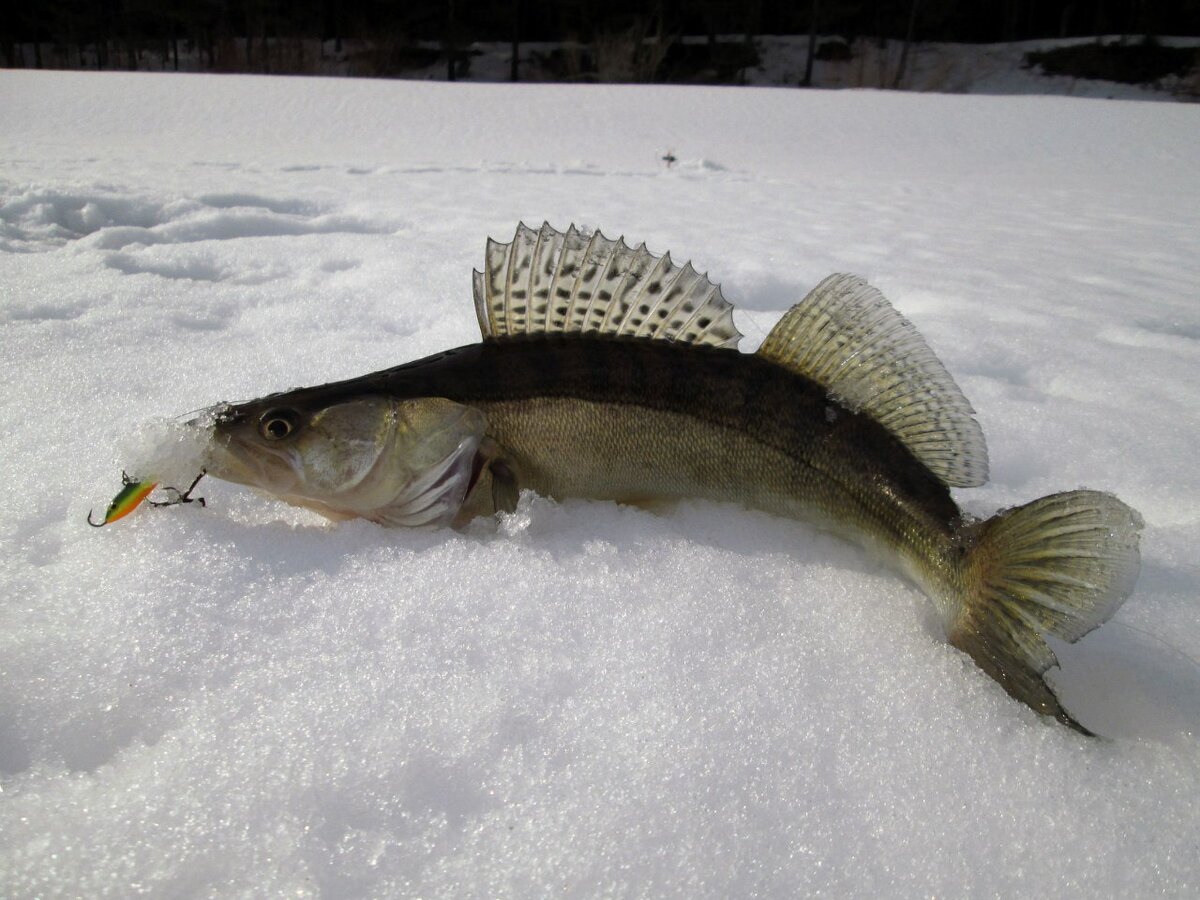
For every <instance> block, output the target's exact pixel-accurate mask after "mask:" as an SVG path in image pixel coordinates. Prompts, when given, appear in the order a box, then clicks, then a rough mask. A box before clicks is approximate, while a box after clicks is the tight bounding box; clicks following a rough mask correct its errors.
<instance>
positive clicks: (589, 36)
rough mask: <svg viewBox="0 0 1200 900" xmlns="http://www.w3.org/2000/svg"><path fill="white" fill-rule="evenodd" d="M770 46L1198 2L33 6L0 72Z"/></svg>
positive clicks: (1114, 16)
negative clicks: (772, 41) (476, 45)
mask: <svg viewBox="0 0 1200 900" xmlns="http://www.w3.org/2000/svg"><path fill="white" fill-rule="evenodd" d="M766 34H775V35H779V34H811V35H813V36H814V39H815V36H816V35H817V34H826V35H828V34H837V35H840V36H842V37H845V38H846V39H848V40H851V41H852V40H854V39H856V38H861V37H871V38H877V39H879V40H889V39H899V40H905V41H906V43H907V42H909V41H911V40H913V39H914V38H915V39H917V40H926V41H962V42H998V41H1016V40H1027V39H1033V38H1047V37H1075V36H1084V35H1088V36H1090V35H1100V34H1129V35H1134V34H1136V35H1146V34H1149V35H1197V34H1200V0H973V2H970V3H963V2H959V0H791V2H788V0H640V2H638V0H506V2H503V3H500V2H495V0H436V2H435V0H407V2H403V0H400V2H397V0H30V2H26V3H16V4H13V5H11V6H10V11H9V13H8V14H6V15H4V16H2V17H0V64H3V65H4V66H6V67H23V66H29V67H35V68H62V67H65V68H97V69H130V70H136V69H142V68H156V69H163V68H166V69H170V68H175V69H179V68H180V58H181V55H182V56H183V57H184V59H185V60H187V61H188V64H187V65H186V66H185V67H186V68H191V69H199V70H202V71H244V72H245V71H248V72H305V71H317V70H318V69H317V67H316V65H315V62H316V60H315V59H314V57H315V56H316V55H321V56H323V57H324V56H327V55H328V54H329V53H335V54H341V55H343V56H344V55H345V54H346V53H347V47H353V51H354V54H355V57H354V60H355V66H354V67H353V68H352V69H349V70H347V71H348V72H349V73H350V74H358V75H378V76H394V75H400V74H403V73H404V71H406V70H407V69H411V68H415V67H417V66H419V65H428V64H429V62H430V60H433V59H436V60H439V61H441V64H444V65H445V67H446V75H447V77H448V78H451V79H453V78H454V77H455V75H456V72H457V71H459V70H460V68H461V66H462V65H463V62H464V60H465V59H466V55H467V51H468V48H469V47H470V45H471V44H472V43H473V42H477V41H490V42H495V41H502V42H509V43H511V44H512V45H513V54H512V70H511V77H512V79H513V80H518V79H519V78H520V71H519V68H518V59H519V57H520V54H519V52H518V51H519V47H520V45H521V44H522V43H523V42H534V41H537V42H542V41H545V42H568V43H571V44H572V45H575V46H586V47H591V48H594V49H595V51H596V55H598V56H600V57H601V58H602V57H603V53H604V48H605V47H606V42H607V44H612V42H614V41H624V42H625V44H626V45H627V46H633V47H634V49H635V51H636V52H638V53H645V54H648V55H649V57H650V59H649V60H648V61H647V63H646V65H645V66H643V67H642V68H643V70H644V72H645V73H647V76H646V77H647V79H648V80H659V79H661V78H662V77H664V75H663V73H664V71H668V70H664V68H663V61H664V60H666V58H667V54H668V51H672V50H674V52H675V56H676V58H677V59H679V58H682V55H683V54H682V47H683V45H682V44H680V43H679V38H680V37H682V36H684V35H687V36H707V37H708V39H709V45H710V46H709V50H708V51H707V52H708V53H709V55H710V56H711V55H712V54H713V53H716V52H717V48H718V45H719V44H720V45H724V46H725V47H726V49H725V50H723V51H721V52H724V53H726V54H729V53H730V52H731V51H729V50H728V49H727V48H728V45H730V44H731V43H734V42H736V39H738V38H740V39H741V40H743V41H744V42H745V43H746V44H747V45H749V44H750V43H751V42H752V40H753V38H754V37H755V36H757V35H766ZM645 48H649V49H645ZM737 61H738V60H737V54H736V52H733V63H735V64H736V62H737ZM710 62H711V60H710ZM594 67H595V68H598V66H594ZM566 74H567V76H569V75H570V73H569V72H567V73H566ZM601 74H602V73H601ZM601 80H603V79H601Z"/></svg>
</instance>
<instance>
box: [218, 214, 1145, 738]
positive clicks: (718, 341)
mask: <svg viewBox="0 0 1200 900" xmlns="http://www.w3.org/2000/svg"><path fill="white" fill-rule="evenodd" d="M474 294H475V306H476V311H477V314H478V318H479V325H480V328H481V330H482V333H483V340H482V342H480V343H478V344H472V345H470V346H466V347H459V348H457V349H453V350H447V351H445V352H442V353H438V354H435V355H433V356H430V357H427V358H425V359H421V360H418V361H416V362H410V363H407V364H405V365H401V366H397V367H395V368H392V369H387V370H385V371H381V372H375V373H373V374H369V375H363V376H361V377H359V378H353V379H350V380H348V381H339V382H334V383H331V384H325V385H321V386H318V387H310V388H303V389H299V390H291V391H287V392H284V393H278V394H272V395H270V396H268V397H263V398H262V399H259V400H253V401H251V402H248V403H238V404H225V405H221V406H219V407H216V408H214V409H215V414H214V419H213V421H214V422H215V424H214V425H213V426H212V427H213V433H212V438H211V444H210V448H209V453H208V459H207V461H206V468H207V471H208V474H210V475H214V476H216V477H218V478H222V479H226V480H228V481H232V482H236V483H239V484H244V485H250V486H252V487H255V488H258V489H260V490H262V491H265V492H267V493H269V494H273V495H275V496H277V497H279V498H281V499H283V500H285V501H287V502H289V503H293V504H297V505H300V506H305V507H309V508H311V509H314V510H317V511H318V512H320V513H322V514H324V515H326V516H328V517H330V518H332V519H342V518H351V517H362V518H366V519H370V520H371V521H374V522H378V523H379V524H381V525H387V526H417V525H427V526H428V525H434V526H437V525H451V526H457V525H461V524H463V523H465V522H467V521H469V520H471V519H473V518H475V517H478V516H488V515H491V514H493V513H495V512H497V511H502V510H507V511H511V510H513V509H514V508H515V507H516V503H517V497H518V493H519V492H520V491H522V490H532V491H535V492H537V493H539V494H543V495H545V496H548V497H554V498H565V497H585V498H594V499H601V500H614V501H617V502H622V503H634V504H639V503H645V504H649V503H658V502H662V501H670V500H674V499H678V498H704V499H708V500H715V501H726V502H734V503H740V504H743V505H745V506H747V507H751V508H754V509H760V510H766V511H768V512H771V513H775V514H777V515H781V516H788V517H792V518H797V519H803V520H806V521H810V522H814V523H816V524H817V525H819V526H821V527H823V528H826V529H830V530H832V531H834V532H836V533H838V534H840V535H843V536H845V537H847V538H850V539H851V540H854V541H857V542H859V543H861V544H864V545H867V546H868V547H872V548H874V549H875V550H877V551H878V552H879V553H881V554H882V555H884V556H885V557H887V558H889V559H891V560H893V561H894V562H895V563H896V564H897V566H898V567H899V569H900V570H901V571H902V572H904V573H906V574H907V575H908V576H909V577H910V578H911V579H912V580H913V581H914V582H916V583H917V584H918V585H919V586H920V587H921V588H922V589H923V590H924V591H925V593H926V594H928V596H929V597H930V598H931V599H932V601H933V603H934V604H935V606H936V607H937V610H938V612H939V613H940V617H941V621H942V623H943V625H944V627H945V632H946V636H947V638H948V640H949V642H950V643H951V644H953V645H954V646H955V647H957V648H959V649H960V650H962V651H963V652H965V653H967V654H968V655H969V656H970V657H971V658H972V659H973V660H974V661H975V662H976V663H977V664H978V665H979V667H980V668H981V669H983V671H984V672H986V673H987V674H988V675H990V676H992V678H994V679H995V680H996V681H998V682H999V683H1000V684H1001V685H1002V686H1003V687H1004V689H1005V690H1006V691H1008V693H1009V694H1011V695H1012V696H1013V697H1015V698H1016V699H1017V700H1019V701H1021V702H1023V703H1026V704H1028V705H1029V706H1030V707H1032V708H1033V709H1035V710H1036V711H1038V712H1039V713H1042V714H1045V715H1048V716H1053V717H1054V718H1056V719H1057V720H1058V721H1060V722H1062V723H1064V724H1065V725H1068V726H1070V727H1071V728H1074V729H1076V730H1078V731H1080V732H1083V733H1085V734H1087V733H1090V732H1088V731H1087V729H1086V728H1084V727H1083V726H1082V725H1081V724H1080V723H1079V722H1077V721H1076V720H1075V719H1074V718H1073V717H1072V716H1071V715H1070V714H1069V713H1068V712H1067V711H1066V710H1065V709H1064V708H1063V706H1062V705H1061V704H1060V703H1059V701H1058V699H1057V698H1056V697H1055V695H1054V693H1053V692H1052V691H1051V689H1050V688H1049V686H1048V685H1047V684H1046V683H1045V681H1044V680H1043V677H1042V675H1043V673H1044V672H1045V671H1046V670H1047V669H1048V668H1050V667H1051V666H1054V665H1056V664H1057V660H1056V658H1055V656H1054V653H1053V651H1052V650H1051V649H1050V647H1049V646H1048V645H1047V643H1046V641H1045V639H1044V635H1047V634H1052V635H1054V636H1056V637H1058V638H1061V639H1062V640H1065V641H1068V642H1073V641H1076V640H1078V639H1079V638H1081V637H1082V636H1083V635H1085V634H1087V633H1088V632H1089V631H1091V630H1092V629H1094V628H1096V627H1097V626H1099V625H1100V624H1101V623H1103V622H1104V621H1106V620H1107V619H1108V618H1109V617H1110V616H1111V615H1112V614H1113V613H1114V612H1115V611H1116V609H1117V608H1118V607H1119V606H1120V605H1121V603H1122V602H1123V601H1124V599H1125V598H1126V596H1128V594H1129V593H1130V591H1131V590H1132V589H1133V585H1134V581H1135V580H1136V577H1137V572H1138V566H1139V556H1138V536H1139V529H1140V528H1141V525H1142V522H1141V519H1140V518H1139V516H1138V514H1137V513H1136V512H1134V511H1133V510H1132V509H1130V508H1129V507H1128V506H1126V505H1125V504H1124V503H1122V502H1121V501H1120V500H1118V499H1117V498H1116V497H1114V496H1112V495H1111V494H1106V493H1100V492H1097V491H1090V490H1076V491H1068V492H1066V493H1060V494H1053V495H1051V496H1048V497H1043V498H1041V499H1039V500H1034V501H1033V502H1032V503H1028V504H1026V505H1024V506H1020V507H1017V508H1014V509H1008V510H1004V511H1001V512H1000V513H998V514H997V515H995V516H994V517H992V518H990V519H988V520H986V521H974V520H972V519H971V518H969V517H968V516H965V515H964V514H963V513H962V512H961V511H960V510H959V508H958V506H957V505H956V504H955V502H954V500H953V499H952V498H951V495H950V488H951V487H973V486H977V485H980V484H983V483H984V482H985V481H986V479H987V448H986V446H985V444H984V439H983V433H982V430H981V429H980V427H979V424H978V422H977V421H976V420H975V419H974V417H973V412H974V411H973V410H972V409H971V406H970V405H969V404H968V403H967V401H966V399H965V398H964V397H963V395H962V392H961V391H960V390H959V388H958V386H957V385H956V384H955V382H954V380H953V379H952V378H951V377H950V375H949V374H948V373H947V372H946V370H945V368H944V367H943V366H942V364H941V363H940V362H939V361H938V360H937V358H936V357H935V356H934V354H933V352H932V351H931V350H930V349H929V347H928V345H927V344H926V343H925V341H924V340H923V339H922V338H921V336H920V335H919V334H918V333H917V331H916V330H915V329H914V328H913V326H912V325H911V324H910V323H909V322H908V321H907V320H906V319H904V318H903V317H902V316H901V315H900V314H899V313H897V312H896V311H895V310H894V309H893V308H892V307H891V305H890V304H889V303H888V302H887V300H885V299H884V298H883V296H882V295H881V294H880V293H879V292H878V291H876V290H875V289H874V288H872V287H871V286H870V285H868V284H867V283H866V282H865V281H863V280H862V279H860V278H857V277H855V276H851V275H833V276H831V277H829V278H827V279H826V280H824V281H822V282H821V283H820V284H819V285H817V287H816V288H814V289H813V290H812V292H811V293H810V294H809V295H808V296H807V297H805V298H804V299H803V300H801V301H800V302H799V303H798V304H797V305H796V306H794V307H793V308H792V309H791V310H790V311H789V312H788V313H787V314H786V315H784V317H783V318H782V319H781V320H780V321H779V323H778V324H777V325H776V326H775V327H774V329H773V330H772V331H771V333H770V334H769V335H768V337H767V339H766V340H765V342H764V343H763V344H762V346H761V347H760V348H759V350H758V351H757V352H756V353H754V354H745V353H741V352H739V351H738V350H737V344H738V341H739V338H740V337H741V335H740V334H739V333H738V331H737V329H736V328H735V327H734V324H733V316H732V313H733V309H732V307H731V306H730V305H729V304H728V303H727V302H726V301H725V299H724V297H723V296H722V295H721V290H720V288H719V287H718V286H717V285H716V284H714V283H713V282H712V281H710V280H709V279H708V277H707V276H706V275H702V274H700V273H698V272H697V271H696V270H695V269H694V268H693V267H692V265H691V264H690V263H689V264H687V265H683V266H680V265H678V264H676V263H675V262H673V261H672V260H671V257H670V254H667V255H664V256H656V255H654V254H652V253H650V252H649V251H647V250H646V247H645V245H644V244H642V245H640V246H638V247H636V248H631V247H629V246H627V245H626V244H625V242H624V240H618V241H613V240H609V239H608V238H606V237H604V236H603V235H602V234H601V233H600V232H598V231H597V232H590V233H589V232H584V231H578V230H576V229H575V228H574V227H573V226H572V227H571V228H570V229H569V230H568V231H567V232H566V233H565V234H564V233H561V232H558V231H556V230H554V229H553V228H551V227H550V226H549V225H548V224H546V225H543V226H542V227H541V228H540V229H536V230H535V229H530V228H527V227H525V226H524V225H522V226H521V227H520V228H518V230H517V233H516V236H515V237H514V238H513V240H512V241H511V242H509V243H507V244H502V243H497V242H495V241H490V240H489V242H488V245H487V252H486V261H485V265H484V270H483V272H476V273H475V280H474Z"/></svg>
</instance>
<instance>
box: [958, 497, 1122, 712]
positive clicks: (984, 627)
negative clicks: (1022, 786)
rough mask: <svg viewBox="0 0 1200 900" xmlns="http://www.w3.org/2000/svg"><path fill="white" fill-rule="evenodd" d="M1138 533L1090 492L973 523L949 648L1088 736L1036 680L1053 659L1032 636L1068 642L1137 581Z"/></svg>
mask: <svg viewBox="0 0 1200 900" xmlns="http://www.w3.org/2000/svg"><path fill="white" fill-rule="evenodd" d="M1141 527H1142V519H1141V516H1139V515H1138V514H1137V512H1135V511H1134V510H1133V509H1130V508H1129V507H1128V506H1126V505H1125V504H1124V503H1122V502H1121V501H1120V500H1118V499H1117V498H1116V497H1114V496H1113V495H1112V494H1105V493H1101V492H1099V491H1068V492H1066V493H1062V494H1052V495H1050V496H1049V497H1042V498H1041V499H1040V500H1034V501H1033V502H1032V503H1028V504H1026V505H1025V506H1018V507H1015V508H1013V509H1008V510H1004V511H1002V512H1000V513H998V514H997V515H995V516H994V517H992V518H991V519H989V520H987V521H986V522H983V523H981V524H980V525H978V526H976V531H975V533H974V534H973V535H972V537H973V541H972V542H971V543H970V544H969V550H968V556H967V558H966V559H965V561H964V565H963V570H962V579H963V587H964V588H965V590H966V595H967V596H966V602H965V604H964V608H963V611H962V614H961V615H960V617H959V620H958V621H957V622H956V623H955V624H954V626H953V628H952V629H951V632H950V634H949V639H950V643H951V644H953V645H954V646H955V647H958V648H959V649H960V650H962V651H963V652H965V653H967V654H968V655H970V657H971V658H972V659H974V660H975V662H976V663H977V664H978V665H979V667H980V668H981V669H983V670H984V671H985V672H987V673H988V674H989V675H991V676H992V677H993V678H995V679H996V680H997V681H998V682H1000V684H1001V685H1002V686H1003V687H1004V689H1005V690H1006V691H1008V693H1009V694H1011V695H1012V696H1013V697H1015V698H1016V699H1017V700H1020V701H1021V702H1022V703H1026V704H1028V705H1029V706H1031V707H1033V708H1034V709H1035V710H1037V711H1038V712H1040V713H1042V714H1044V715H1049V716H1054V717H1055V718H1056V719H1058V720H1059V721H1060V722H1062V723H1063V724H1064V725H1068V726H1070V727H1071V728H1074V729H1075V730H1076V731H1080V732H1082V733H1084V734H1091V732H1090V731H1088V730H1087V729H1086V728H1084V727H1083V726H1082V725H1080V724H1079V723H1078V722H1077V721H1075V719H1074V718H1072V716H1071V715H1070V713H1068V712H1067V711H1066V710H1065V709H1063V707H1062V704H1060V703H1059V702H1058V698H1057V697H1055V696H1054V692H1053V691H1051V690H1050V687H1049V686H1048V685H1047V684H1046V682H1045V681H1044V680H1043V678H1042V673H1043V672H1045V671H1046V670H1047V669H1049V668H1050V667H1051V666H1054V665H1057V664H1058V660H1057V658H1056V657H1055V656H1054V651H1052V650H1051V649H1050V647H1049V646H1047V644H1046V642H1045V640H1044V639H1043V637H1042V636H1043V635H1044V634H1053V635H1055V636H1056V637H1059V638H1062V639H1063V640H1065V641H1067V642H1069V643H1074V642H1075V641H1077V640H1079V639H1080V638H1081V637H1083V636H1084V635H1085V634H1087V633H1088V632H1089V631H1091V630H1092V629H1094V628H1097V627H1098V626H1100V625H1101V624H1103V623H1104V622H1105V621H1107V620H1108V618H1109V617H1110V616H1111V615H1112V614H1113V613H1114V612H1116V611H1117V608H1118V607H1120V605H1121V604H1122V603H1123V602H1124V600H1125V598H1126V597H1127V596H1129V593H1130V592H1131V591H1132V590H1133V585H1134V582H1135V581H1136V580H1137V574H1138V567H1139V555H1138V534H1139V531H1140V529H1141Z"/></svg>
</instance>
